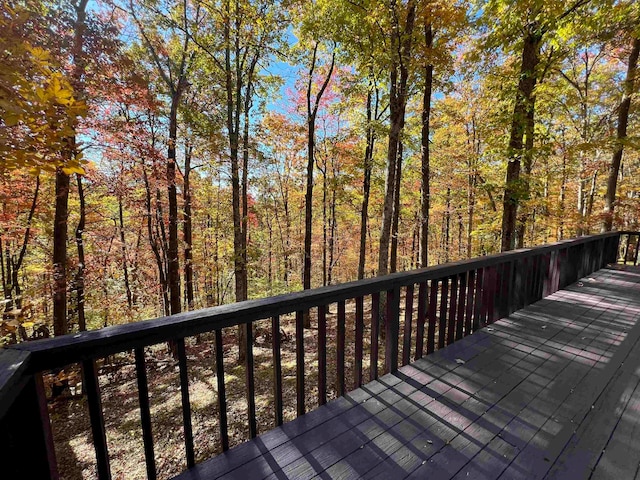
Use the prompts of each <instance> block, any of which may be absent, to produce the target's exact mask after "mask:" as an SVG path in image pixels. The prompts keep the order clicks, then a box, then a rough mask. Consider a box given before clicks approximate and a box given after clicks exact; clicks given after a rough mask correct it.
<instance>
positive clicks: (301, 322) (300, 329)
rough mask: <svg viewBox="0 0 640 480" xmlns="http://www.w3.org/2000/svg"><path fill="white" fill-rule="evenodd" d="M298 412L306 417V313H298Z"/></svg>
mask: <svg viewBox="0 0 640 480" xmlns="http://www.w3.org/2000/svg"><path fill="white" fill-rule="evenodd" d="M296 410H297V413H298V416H299V417H300V416H302V415H304V412H305V408H304V312H303V311H297V312H296Z"/></svg>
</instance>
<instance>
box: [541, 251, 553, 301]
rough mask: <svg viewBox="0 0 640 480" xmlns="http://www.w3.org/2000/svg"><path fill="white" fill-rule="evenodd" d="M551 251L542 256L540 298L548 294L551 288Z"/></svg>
mask: <svg viewBox="0 0 640 480" xmlns="http://www.w3.org/2000/svg"><path fill="white" fill-rule="evenodd" d="M551 258H552V257H551V252H547V253H545V254H544V255H543V256H542V276H543V280H542V298H544V297H546V296H548V295H549V293H550V290H551Z"/></svg>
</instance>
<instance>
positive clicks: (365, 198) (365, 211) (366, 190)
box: [358, 82, 378, 280]
mask: <svg viewBox="0 0 640 480" xmlns="http://www.w3.org/2000/svg"><path fill="white" fill-rule="evenodd" d="M373 88H374V87H373V84H372V82H371V84H370V85H369V91H368V92H367V145H366V147H365V150H364V178H363V180H362V210H361V211H360V256H359V259H358V280H362V279H363V278H364V269H365V264H366V258H367V253H366V248H367V221H368V219H369V195H370V193H371V169H372V167H373V149H374V147H375V141H376V136H375V132H374V129H373V125H372V123H371V120H372V107H371V103H372V97H373ZM377 110H378V102H377V96H376V112H377Z"/></svg>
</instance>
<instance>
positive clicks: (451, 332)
mask: <svg viewBox="0 0 640 480" xmlns="http://www.w3.org/2000/svg"><path fill="white" fill-rule="evenodd" d="M449 298H450V300H449V312H448V313H449V323H448V325H447V345H451V344H452V343H453V342H454V341H455V333H456V315H457V313H458V276H457V275H456V276H455V277H452V278H451V293H450V295H449Z"/></svg>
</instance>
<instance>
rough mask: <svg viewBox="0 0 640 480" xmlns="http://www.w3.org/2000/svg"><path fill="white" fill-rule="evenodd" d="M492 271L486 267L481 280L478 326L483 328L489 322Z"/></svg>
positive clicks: (491, 268)
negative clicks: (480, 304) (480, 307)
mask: <svg viewBox="0 0 640 480" xmlns="http://www.w3.org/2000/svg"><path fill="white" fill-rule="evenodd" d="M492 270H493V267H487V268H485V269H484V274H483V277H484V278H483V279H482V309H481V310H480V326H482V327H484V326H486V325H487V324H489V323H490V322H491V318H490V317H489V307H490V304H491V290H492V288H493V282H492V277H493V275H492Z"/></svg>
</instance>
